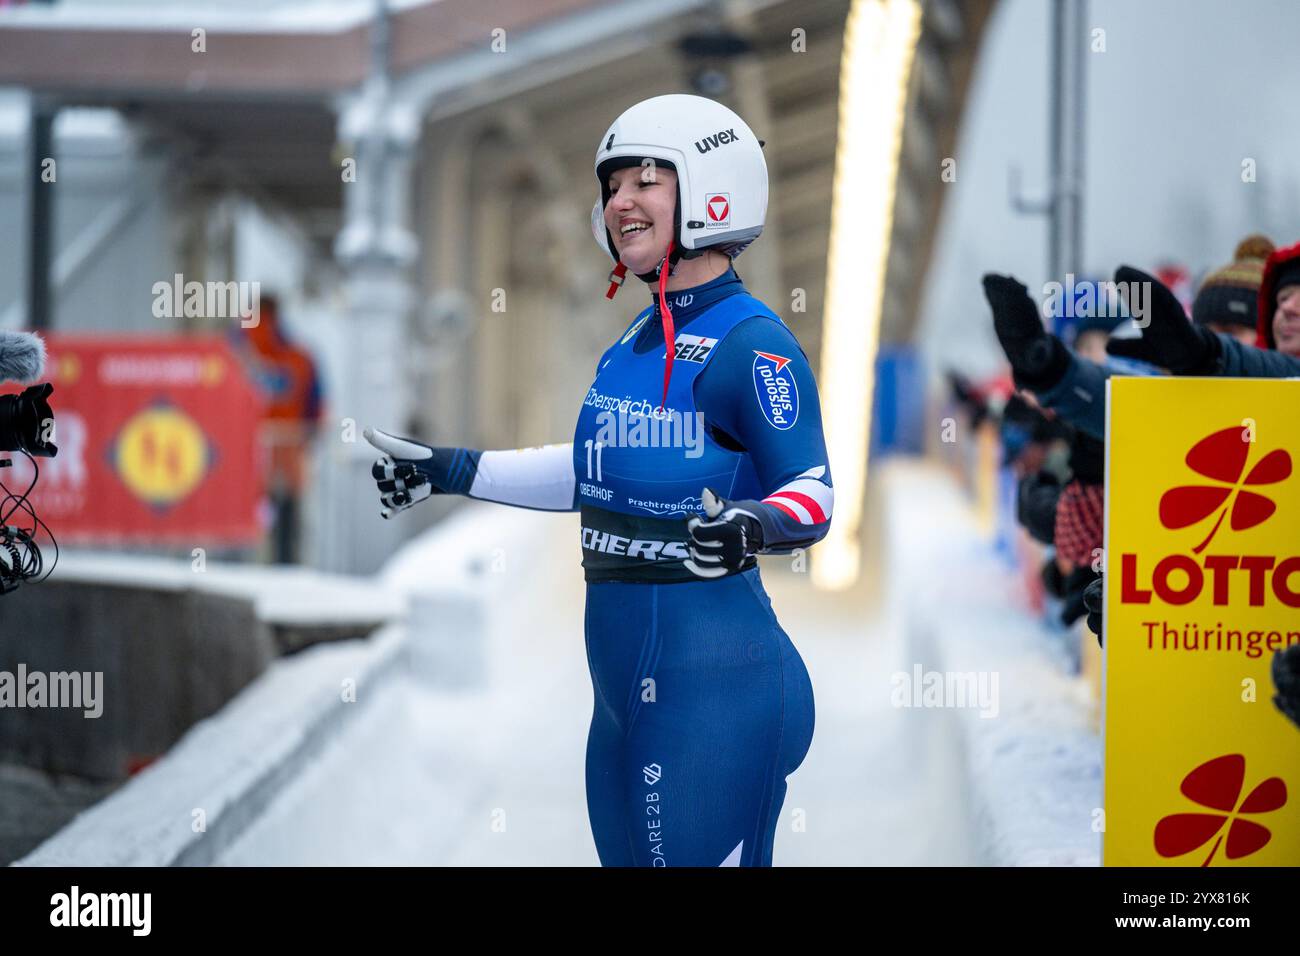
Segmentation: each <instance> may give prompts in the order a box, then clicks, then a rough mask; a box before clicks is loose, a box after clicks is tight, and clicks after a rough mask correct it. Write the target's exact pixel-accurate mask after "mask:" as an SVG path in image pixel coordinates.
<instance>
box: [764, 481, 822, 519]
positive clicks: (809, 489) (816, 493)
mask: <svg viewBox="0 0 1300 956" xmlns="http://www.w3.org/2000/svg"><path fill="white" fill-rule="evenodd" d="M788 491H792V492H795V493H797V494H801V495H807V496H808V497H809V498H811V499H812V500H813V501H815V502H817V506H818V507H819V508H821V509H822V512H823V513H825V515H826V517H828V518H829V517H830V515H831V511H832V510H833V509H834V507H835V489H834V488H831V487H830V486H829V485H827V484H824V483H823V482H820V481H817V480H816V479H814V478H803V477H800V478H796V479H795V480H794V481H791V482H789V483H788V484H784V485H782V486H781V487H780V488H778V489H776V491H774V492H772V494H770V495H768V497H769V498H772V497H775V496H776V495H779V494H782V493H784V492H788Z"/></svg>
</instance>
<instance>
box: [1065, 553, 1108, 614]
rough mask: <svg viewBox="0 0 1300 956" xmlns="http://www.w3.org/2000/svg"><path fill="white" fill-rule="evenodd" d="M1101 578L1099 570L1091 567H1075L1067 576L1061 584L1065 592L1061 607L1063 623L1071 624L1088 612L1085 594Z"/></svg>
mask: <svg viewBox="0 0 1300 956" xmlns="http://www.w3.org/2000/svg"><path fill="white" fill-rule="evenodd" d="M1099 580H1100V577H1099V575H1098V574H1097V572H1096V571H1094V570H1093V569H1092V568H1089V567H1083V568H1075V569H1074V570H1073V571H1071V572H1070V573H1069V574H1068V575H1067V576H1066V578H1065V581H1064V582H1062V585H1061V587H1062V590H1063V591H1064V592H1065V603H1064V605H1062V607H1061V623H1062V624H1065V625H1066V626H1069V625H1071V624H1073V623H1074V622H1075V621H1077V620H1078V619H1079V618H1081V617H1083V616H1084V615H1085V614H1087V613H1088V606H1087V604H1085V603H1084V598H1083V595H1084V593H1085V592H1086V591H1087V590H1088V588H1090V587H1092V585H1093V584H1095V583H1096V582H1097V581H1099Z"/></svg>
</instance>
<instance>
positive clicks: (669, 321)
mask: <svg viewBox="0 0 1300 956" xmlns="http://www.w3.org/2000/svg"><path fill="white" fill-rule="evenodd" d="M672 255H673V240H671V239H669V240H668V249H667V250H666V251H665V252H664V261H663V262H661V263H659V312H660V314H661V315H662V316H663V320H664V397H663V398H662V399H661V400H660V402H659V410H660V411H663V409H664V407H665V406H666V405H667V404H668V383H669V382H671V381H672V378H673V353H674V352H675V351H677V349H676V346H677V330H676V329H674V328H673V313H672V310H671V309H669V308H668V299H667V297H666V296H665V294H664V292H665V290H666V289H667V287H668V273H669V272H671V271H672V270H671V268H670V267H669V265H668V263H669V262H670V261H671V260H672Z"/></svg>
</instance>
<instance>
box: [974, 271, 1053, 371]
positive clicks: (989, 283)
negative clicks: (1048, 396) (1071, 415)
mask: <svg viewBox="0 0 1300 956" xmlns="http://www.w3.org/2000/svg"><path fill="white" fill-rule="evenodd" d="M984 298H986V299H988V302H989V305H990V306H991V307H992V308H993V330H994V331H995V332H997V335H998V342H999V343H1000V344H1001V345H1002V351H1003V352H1005V353H1006V354H1007V361H1008V362H1010V363H1011V371H1012V372H1013V373H1014V375H1015V379H1016V384H1017V385H1019V386H1021V387H1022V388H1027V389H1030V390H1031V391H1046V390H1047V389H1050V388H1052V387H1053V386H1054V385H1056V384H1057V383H1059V382H1060V381H1061V379H1062V377H1064V375H1065V372H1066V369H1068V368H1069V365H1070V355H1069V353H1068V352H1067V351H1066V350H1065V346H1064V345H1062V344H1061V342H1060V340H1059V339H1057V338H1056V336H1054V335H1049V334H1048V332H1047V330H1046V329H1044V328H1043V320H1042V317H1041V316H1039V314H1038V308H1037V307H1036V306H1035V305H1034V300H1033V299H1031V298H1030V297H1029V290H1028V289H1026V288H1025V287H1024V286H1023V285H1021V284H1020V283H1019V282H1018V281H1017V280H1016V279H1015V278H1014V277H1013V276H1000V275H997V274H996V273H992V272H990V273H988V274H987V275H985V276H984Z"/></svg>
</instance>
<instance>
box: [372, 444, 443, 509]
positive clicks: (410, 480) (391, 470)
mask: <svg viewBox="0 0 1300 956" xmlns="http://www.w3.org/2000/svg"><path fill="white" fill-rule="evenodd" d="M362 435H363V436H364V437H365V439H366V441H368V442H370V444H372V445H374V446H375V448H377V449H379V450H380V451H382V452H383V453H384V454H383V456H382V457H381V458H379V459H378V460H376V461H375V463H374V465H373V466H372V467H371V469H370V474H371V475H372V476H373V477H374V479H375V484H376V485H378V486H379V503H380V504H381V505H382V508H381V509H380V512H379V513H380V514H381V515H382V516H383V517H385V518H391V517H392V516H393V515H394V514H395V513H396V512H398V511H405V510H406V509H407V508H410V507H412V506H413V505H416V504H418V503H419V502H421V501H423V500H424V499H425V498H428V497H429V496H430V495H432V494H440V493H441V490H442V489H440V488H438V487H436V486H435V485H434V484H433V482H432V481H430V480H429V475H428V473H427V471H426V470H425V469H424V468H422V467H421V463H422V462H432V459H433V452H434V450H433V448H431V447H430V446H428V445H422V444H420V443H419V442H417V441H411V440H410V439H409V438H398V437H397V436H396V435H390V434H388V433H387V432H381V431H380V430H379V429H377V428H367V429H366V430H365V431H364V432H362Z"/></svg>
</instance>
